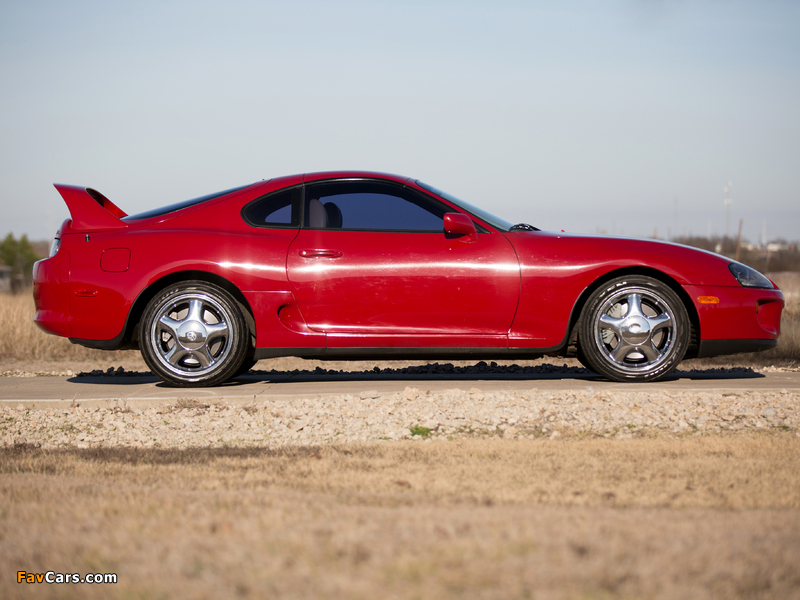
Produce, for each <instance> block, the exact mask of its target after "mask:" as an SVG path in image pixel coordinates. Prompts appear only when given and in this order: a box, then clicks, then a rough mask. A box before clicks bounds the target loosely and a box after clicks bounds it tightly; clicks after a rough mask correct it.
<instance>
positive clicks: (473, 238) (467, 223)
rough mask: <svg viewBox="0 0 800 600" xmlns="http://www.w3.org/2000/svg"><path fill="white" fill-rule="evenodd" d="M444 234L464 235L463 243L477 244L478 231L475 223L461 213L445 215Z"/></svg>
mask: <svg viewBox="0 0 800 600" xmlns="http://www.w3.org/2000/svg"><path fill="white" fill-rule="evenodd" d="M444 232H445V233H449V234H451V235H463V236H466V237H463V238H461V241H462V242H477V241H478V230H477V229H475V223H473V222H472V219H470V218H469V217H468V216H467V215H463V214H461V213H445V215H444Z"/></svg>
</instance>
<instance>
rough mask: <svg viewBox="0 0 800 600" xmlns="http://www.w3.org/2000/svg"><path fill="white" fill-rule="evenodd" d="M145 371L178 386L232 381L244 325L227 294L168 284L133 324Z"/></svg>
mask: <svg viewBox="0 0 800 600" xmlns="http://www.w3.org/2000/svg"><path fill="white" fill-rule="evenodd" d="M139 327H140V329H139V340H140V343H139V347H140V348H141V351H142V358H144V361H145V362H146V363H147V366H148V367H150V369H151V370H152V371H153V373H155V374H156V375H157V376H158V377H160V378H161V379H163V380H164V381H165V382H167V383H170V384H172V385H175V386H179V387H206V386H213V385H218V384H220V383H222V382H223V381H226V380H228V379H230V378H231V377H233V376H234V375H235V374H236V373H237V371H238V370H239V368H240V367H241V365H242V363H243V361H244V360H245V356H246V353H247V350H248V348H249V346H248V344H249V334H248V329H247V325H246V324H245V321H244V318H243V316H242V314H241V311H240V310H239V308H238V304H237V303H236V301H235V300H234V299H233V297H231V295H230V294H229V293H228V292H226V291H225V290H223V289H222V288H220V287H217V286H216V285H212V284H209V283H206V282H204V281H185V282H181V283H176V284H173V285H171V286H169V287H167V288H166V289H164V290H163V291H162V292H161V293H160V294H158V295H157V296H156V297H155V298H153V299H152V300H151V301H150V303H149V304H148V305H147V308H146V309H145V311H144V315H143V317H142V321H141V323H140V325H139Z"/></svg>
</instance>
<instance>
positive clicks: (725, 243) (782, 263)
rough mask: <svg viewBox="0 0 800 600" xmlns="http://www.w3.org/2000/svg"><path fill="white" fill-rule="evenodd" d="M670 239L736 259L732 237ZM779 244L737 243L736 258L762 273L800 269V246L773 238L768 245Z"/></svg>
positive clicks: (734, 242) (734, 240) (734, 239)
mask: <svg viewBox="0 0 800 600" xmlns="http://www.w3.org/2000/svg"><path fill="white" fill-rule="evenodd" d="M672 241H674V242H676V243H678V244H685V245H686V246H694V247H695V248H702V249H703V250H710V251H711V252H717V253H719V254H722V255H724V256H727V257H728V258H733V259H736V258H737V257H736V238H733V237H727V236H723V237H711V238H707V237H697V236H692V237H688V236H687V237H678V238H675V239H673V240H672ZM773 245H774V246H779V247H780V250H777V251H772V250H769V248H768V247H754V246H752V245H750V244H747V243H746V242H743V243H741V244H739V256H738V260H739V262H741V263H744V264H746V265H747V266H749V267H753V268H754V269H756V270H758V271H761V272H762V273H777V272H779V271H800V248H798V244H797V242H787V241H786V240H775V242H774V243H773V244H770V246H773Z"/></svg>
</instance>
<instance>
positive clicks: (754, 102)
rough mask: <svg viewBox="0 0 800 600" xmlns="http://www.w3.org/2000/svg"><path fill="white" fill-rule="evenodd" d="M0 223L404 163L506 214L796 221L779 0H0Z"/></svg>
mask: <svg viewBox="0 0 800 600" xmlns="http://www.w3.org/2000/svg"><path fill="white" fill-rule="evenodd" d="M0 78H1V79H0V80H2V81H3V82H4V83H3V85H2V88H0V203H2V207H3V215H4V216H3V219H2V221H0V235H5V233H7V232H9V231H11V232H14V233H15V234H17V235H19V234H22V233H27V234H28V236H29V237H30V238H32V239H49V238H51V237H52V234H53V233H54V231H55V228H56V227H57V226H58V224H59V223H60V222H61V220H62V219H63V218H66V217H67V216H68V213H67V212H66V207H65V206H64V204H63V202H62V201H61V199H60V197H59V196H58V194H57V192H56V191H55V189H54V188H53V187H52V185H51V184H52V183H54V182H58V183H71V184H80V185H87V186H91V187H95V188H97V189H99V190H100V191H101V192H103V193H104V194H105V195H106V196H108V197H109V198H111V199H112V200H113V201H114V202H115V203H116V204H118V205H119V206H120V207H122V208H123V209H124V210H126V211H127V212H129V213H134V212H139V211H142V210H146V209H148V208H152V207H155V206H158V205H161V204H166V203H170V202H175V201H178V200H182V199H186V198H190V197H193V196H199V195H202V194H205V193H209V192H212V191H215V190H218V189H225V188H228V187H232V186H234V185H240V184H243V183H246V182H250V181H257V180H260V179H265V178H270V177H274V176H280V175H286V174H290V173H299V172H308V171H318V170H329V169H340V168H355V169H369V170H380V171H388V172H394V173H400V174H404V175H410V176H414V177H417V178H419V179H422V180H424V181H427V182H429V183H431V184H432V185H435V186H436V187H439V188H441V189H445V190H447V191H449V192H451V193H453V194H455V195H457V196H460V197H462V198H464V199H465V200H467V201H469V202H471V203H473V204H477V205H479V206H482V207H484V208H487V209H489V210H491V211H493V212H495V213H497V214H499V215H500V216H503V217H505V218H507V219H509V220H512V221H526V222H529V223H531V224H534V225H537V226H539V227H543V228H547V229H559V230H560V229H565V230H567V231H581V232H589V233H595V232H598V231H603V232H607V233H616V234H623V235H631V236H652V235H653V233H654V231H655V230H656V229H657V230H658V235H659V237H662V238H664V237H668V236H670V235H676V234H678V235H679V234H689V233H692V234H695V235H705V234H706V233H707V232H708V231H711V232H712V233H714V234H724V233H725V230H726V213H725V207H724V202H723V201H724V198H725V192H724V191H723V188H724V187H725V186H726V185H727V183H728V182H729V181H730V182H733V187H732V189H731V193H730V197H731V198H732V200H733V203H732V205H731V207H730V222H731V225H730V228H731V233H734V232H735V229H736V227H738V222H739V219H743V220H744V234H745V237H747V238H749V239H750V240H751V241H759V240H760V238H761V235H762V232H763V231H764V229H766V232H767V237H768V238H775V237H784V238H788V239H800V3H792V2H775V1H761V2H688V1H684V2H681V1H676V2H658V1H648V2H642V1H633V0H618V1H599V2H570V1H565V2H516V1H503V0H499V1H494V2H491V3H490V2H475V1H470V0H466V1H458V2H456V1H449V0H448V1H436V0H428V1H425V2H422V1H420V2H417V1H412V2H381V1H372V2H362V1H348V0H344V1H337V2H321V1H297V2H291V3H287V2H268V1H265V2H247V1H236V0H233V1H229V2H225V3H222V2H208V1H206V2H184V1H177V2H176V1H170V0H160V1H158V2H149V1H143V2H137V3H116V2H114V3H111V2H93V1H86V0H75V1H73V2H51V1H37V0H30V1H28V2H25V3H4V4H3V6H2V8H0Z"/></svg>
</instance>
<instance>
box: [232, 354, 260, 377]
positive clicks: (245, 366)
mask: <svg viewBox="0 0 800 600" xmlns="http://www.w3.org/2000/svg"><path fill="white" fill-rule="evenodd" d="M257 362H258V361H257V360H254V359H252V358H245V359H244V362H243V363H242V366H241V367H239V368H238V369H237V370H236V373H235V374H234V377H238V376H239V375H244V374H245V373H247V372H248V371H249V370H250V369H252V368H253V367H255V366H256V363H257Z"/></svg>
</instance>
